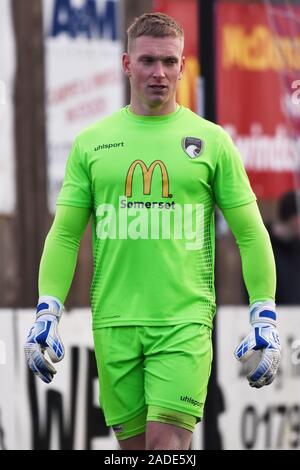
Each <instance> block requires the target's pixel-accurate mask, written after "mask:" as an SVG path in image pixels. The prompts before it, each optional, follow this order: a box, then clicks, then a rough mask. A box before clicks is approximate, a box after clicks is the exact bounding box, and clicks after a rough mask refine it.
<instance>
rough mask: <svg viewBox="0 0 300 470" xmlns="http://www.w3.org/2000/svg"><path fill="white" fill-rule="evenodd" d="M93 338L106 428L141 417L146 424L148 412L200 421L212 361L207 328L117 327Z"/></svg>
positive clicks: (199, 326) (98, 332) (104, 330)
mask: <svg viewBox="0 0 300 470" xmlns="http://www.w3.org/2000/svg"><path fill="white" fill-rule="evenodd" d="M93 334H94V343H95V353H96V360H97V367H98V375H99V382H100V406H101V408H102V410H103V412H104V416H105V420H106V424H107V425H108V426H114V427H115V428H118V426H119V425H120V424H121V423H125V422H127V421H130V420H133V419H134V418H135V417H137V416H142V415H144V416H145V418H144V420H145V421H146V419H147V409H148V408H151V410H152V411H153V410H155V409H164V410H174V411H177V412H179V414H181V413H182V414H187V415H191V416H195V417H196V418H197V421H199V420H200V419H201V418H202V414H203V407H204V402H205V398H206V392H207V384H208V379H209V376H210V370H211V360H212V342H211V329H210V328H209V327H208V326H206V325H203V324H197V323H191V324H183V325H175V326H147V327H144V326H114V327H106V328H100V329H97V330H94V332H93ZM152 415H153V413H152ZM152 417H153V416H152ZM148 420H152V419H151V417H150V418H149V419H148ZM157 421H159V419H157Z"/></svg>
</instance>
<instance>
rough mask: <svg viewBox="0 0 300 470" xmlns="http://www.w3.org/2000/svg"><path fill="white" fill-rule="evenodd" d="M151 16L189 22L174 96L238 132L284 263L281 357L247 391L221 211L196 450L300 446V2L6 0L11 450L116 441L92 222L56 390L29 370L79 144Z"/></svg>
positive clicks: (0, 300) (4, 139) (115, 88)
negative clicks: (100, 366)
mask: <svg viewBox="0 0 300 470" xmlns="http://www.w3.org/2000/svg"><path fill="white" fill-rule="evenodd" d="M150 11H160V12H164V13H167V14H169V15H171V16H173V17H174V18H175V19H176V20H177V21H178V22H179V23H181V24H182V26H183V27H184V30H185V56H186V58H187V70H186V73H185V77H184V79H183V80H182V81H181V82H180V87H179V89H178V102H179V103H181V104H183V105H185V106H187V107H189V108H191V109H192V110H193V111H195V112H196V113H198V114H200V115H202V116H203V117H205V118H207V119H209V120H212V121H214V122H217V123H219V124H221V125H222V126H224V128H225V129H226V130H227V131H228V132H229V133H230V134H231V136H232V138H233V139H234V141H235V143H236V145H237V146H238V148H239V149H240V152H241V154H242V158H243V160H244V163H245V166H246V170H247V173H248V175H249V178H250V182H251V185H252V187H253V189H254V191H255V193H256V195H257V198H258V203H259V206H260V209H261V213H262V216H263V219H264V222H265V224H266V226H267V228H268V230H269V233H270V237H271V241H272V245H273V249H274V254H275V258H276V263H277V277H278V286H277V304H278V311H279V317H280V331H281V335H282V342H283V361H282V365H281V368H280V373H279V375H278V377H277V378H276V381H275V383H274V384H273V385H272V387H270V388H269V389H268V390H267V391H266V390H261V391H257V390H251V389H250V387H249V386H248V385H247V383H246V379H245V374H246V371H244V370H242V369H241V368H240V366H239V364H236V363H235V360H234V358H233V351H234V349H235V346H236V345H237V344H238V342H239V340H240V339H241V337H243V336H244V335H245V334H246V332H247V329H248V313H247V304H248V298H247V293H246V290H245V286H244V283H243V279H242V271H241V262H240V256H239V252H238V249H237V247H236V245H235V242H234V239H233V237H232V235H231V233H230V232H229V230H228V227H227V225H226V223H225V221H224V219H223V218H222V215H221V214H220V213H219V212H217V214H216V218H217V244H216V288H217V302H218V314H217V318H216V322H215V323H216V324H215V326H216V328H215V338H214V342H215V358H214V361H215V362H214V368H213V372H212V377H211V381H210V389H209V394H208V400H207V405H206V417H205V420H204V422H203V423H201V424H200V425H199V426H198V428H197V431H196V432H195V436H194V441H193V447H194V448H195V449H264V448H266V449H270V448H271V449H277V448H281V449H292V448H300V311H299V304H300V215H299V214H300V212H299V209H300V197H299V183H300V146H299V144H300V135H299V131H300V0H282V1H279V0H276V1H264V0H0V268H1V269H0V384H1V386H0V449H23V448H24V449H115V448H116V446H117V444H116V441H115V439H114V437H113V435H112V432H111V430H110V429H108V428H106V426H105V423H104V419H103V415H102V412H101V410H99V408H98V404H97V403H98V393H99V391H98V388H97V387H98V383H97V378H96V367H95V362H94V357H93V348H92V338H91V322H90V310H89V305H90V300H89V288H90V281H91V276H92V253H91V231H90V228H89V229H88V230H87V231H86V233H85V235H84V238H83V240H82V243H81V248H80V253H79V257H78V263H77V269H76V274H75V278H74V281H73V284H72V288H71V291H70V294H69V296H68V300H67V303H66V307H67V313H66V314H65V319H64V322H62V325H61V328H62V330H61V333H62V337H63V340H64V342H65V343H66V346H67V356H66V358H65V360H64V361H63V363H62V364H59V365H58V367H57V368H58V370H59V373H58V374H57V377H56V378H55V380H54V383H53V385H52V384H51V386H48V387H47V386H45V385H44V384H42V383H39V382H38V381H36V379H35V378H34V377H33V376H31V374H29V372H28V370H27V368H26V366H25V361H24V357H23V351H22V345H23V342H24V339H25V336H26V333H27V330H28V327H29V326H30V325H31V323H32V320H33V318H34V307H35V305H36V302H37V297H38V292H37V277H38V267H39V261H40V257H41V253H42V250H43V244H44V240H45V237H46V234H47V232H48V230H49V228H50V226H51V223H52V220H53V216H54V211H55V201H56V197H57V195H58V191H59V188H60V186H61V183H62V180H63V176H64V169H65V164H66V159H67V156H68V152H69V150H70V148H71V144H72V141H73V140H74V137H75V136H76V134H77V133H78V132H79V131H80V130H81V129H82V128H84V127H86V126H88V125H89V124H90V123H92V122H94V121H96V120H98V119H101V118H103V117H104V116H106V115H108V114H110V113H112V112H113V111H115V110H117V109H119V108H121V107H122V106H124V105H125V104H127V103H128V100H129V89H128V83H126V80H125V77H124V76H123V75H122V72H121V55H122V52H123V51H124V50H125V49H126V29H127V27H128V26H129V24H130V23H131V21H132V20H133V18H134V17H135V16H138V15H140V14H142V13H144V12H150ZM259 263H260V260H257V269H260V264H259ZM297 305H298V307H297ZM100 393H101V391H100Z"/></svg>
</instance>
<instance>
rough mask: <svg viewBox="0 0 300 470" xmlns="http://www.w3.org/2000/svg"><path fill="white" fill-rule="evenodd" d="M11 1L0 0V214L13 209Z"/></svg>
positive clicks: (13, 45)
mask: <svg viewBox="0 0 300 470" xmlns="http://www.w3.org/2000/svg"><path fill="white" fill-rule="evenodd" d="M11 3H12V2H11V1H10V0H1V14H0V44H1V47H0V213H2V214H11V213H12V212H13V210H14V208H15V203H16V196H15V179H14V176H15V153H14V152H15V149H14V111H13V86H14V74H15V44H14V32H13V28H12V17H11Z"/></svg>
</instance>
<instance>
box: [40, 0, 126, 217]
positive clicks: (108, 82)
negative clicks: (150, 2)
mask: <svg viewBox="0 0 300 470" xmlns="http://www.w3.org/2000/svg"><path fill="white" fill-rule="evenodd" d="M118 6H119V2H118V1H117V0H105V1H104V0H80V1H79V0H77V1H76V0H44V29H45V51H46V93H47V149H48V180H49V206H50V209H51V210H52V211H53V212H54V210H55V202H56V198H57V195H58V192H59V189H60V187H61V184H62V180H63V176H64V170H65V164H66V160H67V156H68V153H69V151H70V149H71V145H72V142H73V140H74V138H75V136H76V134H78V133H79V132H80V131H81V130H82V129H84V128H85V127H87V126H89V125H90V124H92V123H93V122H95V121H98V120H99V119H102V118H103V117H105V116H107V115H109V114H111V113H112V112H114V111H116V110H117V109H119V108H121V107H122V105H123V81H122V70H121V54H122V43H121V40H120V39H119V36H118V35H119V25H118V21H119V13H118Z"/></svg>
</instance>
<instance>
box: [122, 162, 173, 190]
mask: <svg viewBox="0 0 300 470" xmlns="http://www.w3.org/2000/svg"><path fill="white" fill-rule="evenodd" d="M157 165H158V166H159V167H160V170H161V177H162V197H172V195H170V194H169V176H168V172H167V168H166V165H165V164H164V163H163V162H162V161H161V160H155V161H154V162H152V163H151V165H150V167H149V168H147V166H146V164H145V163H144V162H143V161H142V160H135V161H134V162H133V163H132V164H131V165H130V167H129V170H128V173H127V176H126V185H125V195H126V197H131V196H132V180H133V174H134V171H135V169H136V167H137V166H140V167H141V169H142V172H143V180H144V188H143V189H144V194H146V195H149V194H150V192H151V183H152V176H153V172H154V169H155V167H156V166H157Z"/></svg>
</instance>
